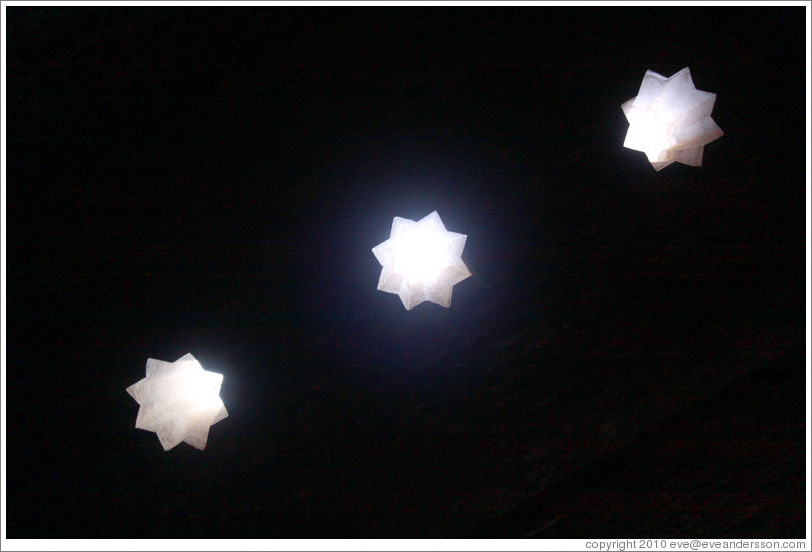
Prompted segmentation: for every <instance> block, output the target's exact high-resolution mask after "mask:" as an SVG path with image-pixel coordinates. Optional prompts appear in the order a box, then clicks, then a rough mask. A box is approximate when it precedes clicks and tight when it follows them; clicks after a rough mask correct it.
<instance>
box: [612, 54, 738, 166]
mask: <svg viewBox="0 0 812 552" xmlns="http://www.w3.org/2000/svg"><path fill="white" fill-rule="evenodd" d="M715 102H716V94H713V93H711V92H704V91H702V90H697V89H696V88H695V87H694V82H693V80H692V79H691V71H690V70H689V69H688V68H687V67H686V68H684V69H682V70H681V71H679V72H678V73H675V74H674V75H672V76H671V77H668V78H666V77H664V76H662V75H660V74H659V73H655V72H654V71H646V74H645V76H644V77H643V82H642V83H641V84H640V91H639V92H638V94H637V96H636V97H634V98H632V99H631V100H629V101H627V102H625V103H624V104H623V105H622V106H621V109H623V113H624V114H625V115H626V119H627V120H628V121H629V130H628V132H627V133H626V140H625V141H624V142H623V146H624V147H627V148H629V149H633V150H637V151H642V152H644V153H645V154H646V157H648V160H649V162H650V163H651V166H652V167H654V170H657V171H660V170H662V169H664V168H665V167H667V166H668V165H670V164H671V163H674V162H679V163H684V164H685V165H690V166H692V167H701V166H702V155H703V152H704V146H705V145H706V144H709V143H710V142H713V141H714V140H716V139H717V138H719V137H721V136H722V135H723V134H724V133H723V132H722V129H721V128H719V126H718V125H717V124H716V123H715V122H714V120H713V119H712V118H711V112H712V111H713V105H714V103H715Z"/></svg>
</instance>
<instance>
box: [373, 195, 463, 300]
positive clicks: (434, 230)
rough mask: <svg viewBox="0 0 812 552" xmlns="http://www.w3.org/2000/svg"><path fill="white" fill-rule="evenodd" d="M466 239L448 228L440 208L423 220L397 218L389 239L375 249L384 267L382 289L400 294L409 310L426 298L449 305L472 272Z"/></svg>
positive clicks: (381, 280)
mask: <svg viewBox="0 0 812 552" xmlns="http://www.w3.org/2000/svg"><path fill="white" fill-rule="evenodd" d="M466 239H467V236H466V235H465V234H458V233H456V232H449V231H448V230H446V228H445V225H444V224H443V221H442V220H441V219H440V215H439V214H438V213H437V211H433V212H431V213H429V214H428V215H426V216H425V217H423V218H422V219H420V220H419V221H413V220H409V219H405V218H401V217H395V218H394V220H393V221H392V229H391V231H390V235H389V239H388V240H386V241H384V242H383V243H380V244H378V245H377V246H375V247H374V248H373V249H372V253H373V254H374V255H375V257H376V258H377V259H378V262H380V263H381V266H382V267H383V268H382V269H381V277H380V279H379V280H378V289H379V290H380V291H384V292H386V293H395V294H397V295H398V296H399V297H400V300H401V302H402V303H403V306H404V307H406V310H411V309H413V308H414V307H416V306H417V305H419V304H420V303H422V302H423V301H431V302H432V303H436V304H438V305H441V306H443V307H446V308H448V307H449V306H450V305H451V294H452V291H453V287H454V286H455V285H456V284H458V283H460V282H461V281H463V280H465V279H466V278H468V277H469V276H470V275H471V272H470V271H469V270H468V267H467V266H465V263H464V262H463V261H462V251H463V249H464V248H465V241H466Z"/></svg>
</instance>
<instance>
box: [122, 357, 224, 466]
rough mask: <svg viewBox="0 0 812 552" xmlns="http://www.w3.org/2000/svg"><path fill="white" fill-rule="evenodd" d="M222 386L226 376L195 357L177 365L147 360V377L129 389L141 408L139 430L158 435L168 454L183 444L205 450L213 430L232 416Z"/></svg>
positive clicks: (136, 424) (137, 426)
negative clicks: (211, 370)
mask: <svg viewBox="0 0 812 552" xmlns="http://www.w3.org/2000/svg"><path fill="white" fill-rule="evenodd" d="M222 383H223V375H222V374H216V373H214V372H207V371H206V370H204V369H203V367H202V366H201V365H200V363H199V362H198V361H197V359H195V357H193V356H192V354H191V353H188V354H186V355H184V356H182V357H181V358H179V359H178V360H176V361H175V362H164V361H162V360H156V359H154V358H150V359H147V375H146V377H145V378H144V379H142V380H141V381H139V382H137V383H134V384H133V385H131V386H129V387H128V388H127V392H128V393H129V394H130V395H132V397H133V398H134V399H135V400H136V402H138V404H139V405H141V407H140V408H139V409H138V417H137V418H136V421H135V427H136V428H137V429H144V430H146V431H154V432H155V433H157V434H158V440H159V441H160V442H161V446H163V448H164V450H169V449H171V448H173V447H175V446H176V445H178V444H179V443H180V442H181V441H185V442H186V443H188V444H189V445H191V446H193V447H195V448H198V449H200V450H203V449H205V448H206V441H207V440H208V437H209V427H211V426H212V425H214V424H216V423H217V422H219V421H220V420H222V419H223V418H225V417H226V416H228V412H227V411H226V408H225V406H224V405H223V401H222V400H220V385H221V384H222Z"/></svg>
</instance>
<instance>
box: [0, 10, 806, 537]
mask: <svg viewBox="0 0 812 552" xmlns="http://www.w3.org/2000/svg"><path fill="white" fill-rule="evenodd" d="M7 18H8V19H7V46H8V50H7V83H8V89H7V101H8V103H7V108H8V120H7V159H8V166H7V202H8V203H7V216H8V220H7V237H6V238H7V243H6V245H7V263H8V264H7V275H6V276H7V278H8V280H7V300H8V303H7V324H8V327H7V368H6V370H7V371H6V378H7V379H6V382H5V385H6V394H7V400H8V404H7V419H6V432H7V433H6V437H7V461H8V465H7V484H6V485H7V487H6V491H7V506H8V510H7V513H6V516H7V529H8V536H9V537H10V538H24V537H26V538H40V537H53V538H61V537H109V538H138V537H224V538H234V537H254V538H277V537H341V538H345V537H346V538H358V537H381V538H394V537H425V538H445V537H454V538H466V537H526V536H531V537H534V538H552V537H556V538H567V537H572V538H587V537H618V536H622V537H627V536H633V537H676V538H680V537H685V538H687V537H728V538H733V537H761V538H764V537H787V538H802V537H803V536H804V531H805V525H804V523H805V521H804V520H805V511H804V510H805V487H804V485H805V481H804V470H805V453H806V446H805V434H806V428H805V411H804V401H805V359H804V351H805V341H804V340H805V329H804V321H805V317H804V298H805V266H804V260H805V250H804V247H805V234H804V232H805V218H804V217H805V191H806V183H807V180H806V172H805V171H806V159H805V147H804V137H805V130H806V121H807V117H808V114H806V113H805V111H804V106H805V103H804V97H805V96H804V94H805V86H806V84H807V83H806V82H805V77H804V75H805V57H804V56H805V51H806V46H807V44H805V34H804V31H805V21H804V8H802V7H796V8H787V7H776V8H772V7H760V8H759V7H756V8H753V7H751V8H743V7H738V8H736V7H733V8H721V7H717V8H668V7H659V8H658V7H639V8H638V7H578V6H574V7H559V8H550V7H532V6H526V7H513V8H506V7H505V8H484V7H483V8H479V7H460V8H431V9H429V8H415V7H410V8H394V7H368V8H363V7H361V8H318V7H298V8H290V7H288V8H283V7H253V8H201V7H188V8H183V7H141V8H135V7H134V8H120V7H95V8H93V7H91V8H77V7H47V8H45V7H41V8H37V7H9V8H8V11H7ZM686 66H688V67H690V69H691V73H692V75H693V78H694V82H695V84H696V87H697V88H698V89H700V90H707V91H710V92H714V93H716V94H717V102H716V106H715V109H714V112H713V118H714V120H715V121H716V122H717V123H718V124H719V125H720V126H721V127H722V129H723V130H724V131H725V136H724V137H722V138H721V139H719V140H717V141H715V142H713V143H711V144H710V145H708V146H706V148H705V165H704V166H703V167H702V168H693V167H686V166H683V165H672V166H670V167H668V168H666V169H665V170H663V171H662V172H660V173H657V172H655V171H654V170H653V169H652V168H651V166H650V165H649V163H648V161H647V160H646V158H645V155H644V154H643V153H641V152H636V151H632V150H628V149H625V148H623V147H622V144H623V140H624V137H625V132H626V129H627V123H626V120H625V117H624V116H623V113H622V111H621V109H620V105H621V104H622V103H623V102H624V101H626V100H628V99H630V98H632V97H634V96H635V95H636V94H637V91H638V88H639V86H640V82H641V80H642V78H643V75H644V73H645V71H646V70H647V69H652V70H654V71H656V72H659V73H661V74H663V75H666V76H670V75H672V74H673V73H675V72H677V71H678V70H680V69H682V68H683V67H686ZM433 210H437V211H438V212H439V213H440V216H441V217H442V219H443V221H444V223H445V224H446V226H447V228H448V229H449V230H450V231H454V232H461V233H464V234H467V236H468V241H467V245H466V249H465V251H464V253H463V260H464V261H465V262H466V263H467V265H468V266H469V267H470V269H471V271H472V272H473V276H472V277H471V278H469V279H467V280H465V281H463V282H462V283H460V284H458V285H457V286H455V288H454V296H453V301H452V305H451V308H450V309H443V308H442V307H439V306H437V305H434V304H430V303H424V304H422V305H420V306H418V307H417V308H415V309H414V310H413V311H409V312H407V311H405V310H404V308H403V306H402V305H401V303H400V300H399V299H398V297H397V296H395V295H392V294H385V293H382V292H379V291H377V290H376V285H377V279H378V276H379V274H380V265H379V264H378V263H377V261H376V259H375V258H374V256H373V255H372V253H371V251H370V250H371V248H372V247H374V246H375V245H377V244H378V243H380V242H382V241H384V240H385V239H386V238H387V237H388V235H389V229H390V227H391V223H392V219H393V217H395V216H402V217H407V218H412V219H418V218H421V217H423V216H425V215H426V214H428V213H429V212H431V211H433ZM187 352H191V353H192V354H194V355H195V356H196V357H197V358H198V359H199V360H200V361H201V363H202V364H203V366H204V367H205V368H206V369H208V370H211V371H215V372H220V373H223V374H224V378H225V379H224V383H223V388H222V391H221V396H222V398H223V400H224V402H225V404H226V407H227V408H228V411H229V417H228V418H226V419H225V420H223V421H222V422H220V423H218V424H216V425H215V426H213V427H212V429H211V432H210V435H209V443H208V446H207V448H206V450H205V451H202V452H201V451H198V450H195V449H192V448H191V447H189V446H187V445H186V444H181V445H179V446H178V447H176V448H175V449H173V450H171V451H170V452H164V451H163V450H162V449H161V447H160V444H159V443H158V440H157V437H156V435H155V434H154V433H149V432H146V431H141V430H136V429H134V423H135V417H136V413H137V411H138V405H137V404H136V403H135V401H133V400H132V398H131V397H130V396H129V395H127V393H126V392H125V388H126V387H127V386H128V385H130V384H132V383H134V382H136V381H138V380H140V379H141V378H142V377H144V366H145V362H146V359H147V358H148V357H153V358H158V359H162V360H167V361H172V360H175V359H177V358H178V357H180V356H182V355H183V354H185V353H187Z"/></svg>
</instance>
